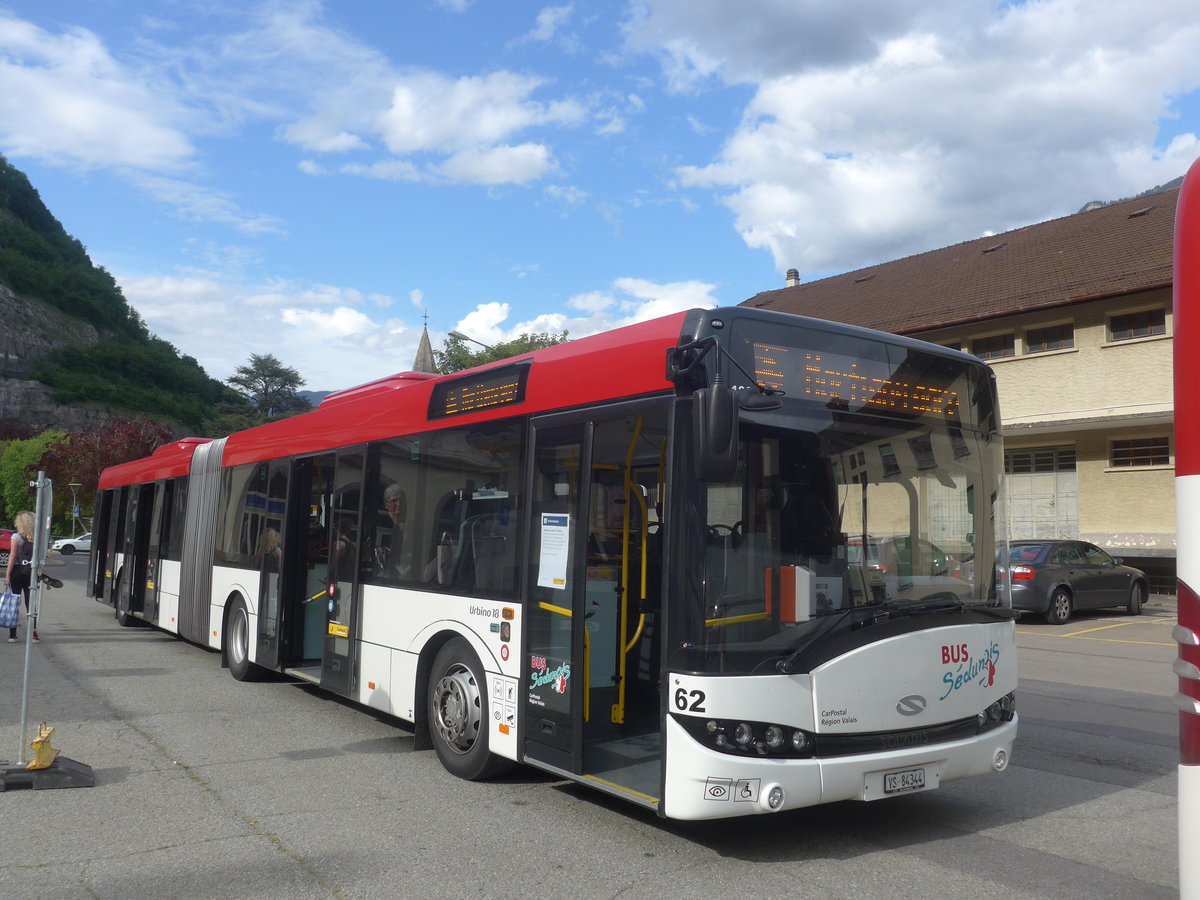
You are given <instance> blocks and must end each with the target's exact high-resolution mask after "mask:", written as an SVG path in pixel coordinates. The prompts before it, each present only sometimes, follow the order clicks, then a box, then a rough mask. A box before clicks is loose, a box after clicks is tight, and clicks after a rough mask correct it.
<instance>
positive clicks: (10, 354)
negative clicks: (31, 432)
mask: <svg viewBox="0 0 1200 900" xmlns="http://www.w3.org/2000/svg"><path fill="white" fill-rule="evenodd" d="M99 340H100V336H99V334H98V333H97V331H96V329H95V328H93V327H92V326H91V325H89V324H87V323H86V322H81V321H80V320H79V319H76V318H73V317H71V316H68V315H66V314H64V313H62V312H59V311H58V310H56V309H53V308H51V307H49V306H47V305H45V304H44V303H38V302H37V301H34V300H26V299H24V298H22V297H19V296H17V295H16V294H14V293H13V292H12V291H11V290H9V289H8V287H6V286H5V285H3V284H0V420H3V419H10V420H13V421H16V422H19V423H21V424H22V425H29V426H32V427H34V428H37V429H42V428H65V429H67V430H69V431H73V430H78V429H88V428H94V427H97V426H100V425H104V424H107V423H108V422H110V421H111V420H112V419H113V417H114V416H113V413H112V412H110V411H108V410H106V409H101V408H93V407H87V406H62V405H60V404H58V403H55V402H54V401H53V400H51V398H50V388H49V387H47V386H46V385H44V384H42V383H41V382H40V381H35V380H33V378H32V377H31V375H32V372H33V366H34V363H35V362H36V361H37V360H38V359H39V358H41V357H42V356H45V355H46V354H47V353H49V352H50V351H51V350H56V349H58V348H59V347H63V346H77V347H89V346H92V345H93V344H96V343H97V342H98V341H99Z"/></svg>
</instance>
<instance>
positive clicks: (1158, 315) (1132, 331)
mask: <svg viewBox="0 0 1200 900" xmlns="http://www.w3.org/2000/svg"><path fill="white" fill-rule="evenodd" d="M1108 332H1109V336H1110V340H1114V341H1130V340H1133V339H1134V338H1143V337H1151V336H1152V335H1156V334H1166V333H1167V313H1166V310H1163V309H1144V310H1142V311H1141V312H1135V313H1125V314H1123V315H1120V316H1113V317H1112V318H1111V319H1110V320H1109V323H1108Z"/></svg>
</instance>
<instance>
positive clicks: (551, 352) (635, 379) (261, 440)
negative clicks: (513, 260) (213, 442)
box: [223, 313, 687, 466]
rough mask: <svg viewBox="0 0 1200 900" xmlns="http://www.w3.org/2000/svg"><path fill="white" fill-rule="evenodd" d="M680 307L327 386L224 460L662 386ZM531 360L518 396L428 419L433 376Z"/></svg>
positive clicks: (240, 436)
mask: <svg viewBox="0 0 1200 900" xmlns="http://www.w3.org/2000/svg"><path fill="white" fill-rule="evenodd" d="M686 315H687V314H686V313H675V314H673V315H669V316H664V317H662V318H659V319H653V320H651V321H648V322H641V323H638V324H635V325H629V326H626V327H624V328H617V329H614V330H612V331H606V332H603V333H601V334H596V335H592V336H590V337H585V338H579V339H577V340H574V341H570V342H569V343H565V344H558V345H556V346H554V347H547V348H545V349H543V350H535V351H533V352H532V353H525V354H522V355H520V356H515V357H512V358H511V359H506V360H502V361H499V362H495V363H489V364H488V365H486V366H479V367H478V368H475V369H469V370H466V371H464V372H455V373H453V374H451V375H441V376H432V377H430V376H423V375H421V374H420V373H403V374H400V375H396V376H391V377H389V378H383V379H380V380H378V381H373V382H369V383H368V384H365V385H359V386H358V387H354V388H349V389H347V390H345V391H339V392H338V393H336V394H331V395H330V396H329V397H328V398H326V400H325V401H324V402H323V403H322V404H321V405H320V406H319V407H317V408H316V409H315V410H313V411H312V412H309V413H304V414H303V415H299V416H293V417H291V418H289V419H283V420H281V421H278V422H271V423H269V424H266V425H260V426H258V427H256V428H251V429H248V430H246V431H240V432H238V433H237V434H233V435H230V436H229V439H228V441H227V442H226V444H225V451H224V456H223V465H225V466H236V465H242V464H244V463H250V462H258V461H261V460H267V459H276V458H279V457H284V456H292V455H296V454H303V453H315V452H319V451H322V450H327V449H331V448H334V447H341V446H345V445H347V444H357V443H362V442H365V441H375V440H382V439H384V438H389V437H395V436H397V435H402V434H416V433H419V432H422V431H429V430H431V429H436V428H441V427H445V426H446V425H449V424H451V421H452V422H453V423H455V424H459V423H461V424H464V425H465V424H470V423H472V422H482V421H488V420H491V419H499V418H507V417H509V416H512V415H529V414H531V413H537V412H543V411H547V410H556V409H565V408H570V407H573V406H580V405H586V404H591V403H600V402H604V401H606V400H616V399H620V398H622V397H630V396H635V395H638V394H645V393H652V392H655V391H668V390H671V389H672V388H673V387H674V385H673V384H672V383H671V382H670V381H668V380H667V376H666V358H665V356H664V353H665V350H666V348H667V347H669V346H673V345H675V344H677V343H678V342H679V337H680V329H681V328H682V325H683V321H684V318H685V316H686ZM524 361H528V362H530V363H531V365H530V370H529V375H528V379H527V381H526V383H525V395H524V400H523V401H522V402H521V403H519V404H513V405H507V406H500V407H497V408H493V409H488V410H483V411H480V412H472V413H465V414H462V415H457V416H454V417H453V419H452V420H446V419H432V420H431V419H430V417H429V406H430V397H431V396H432V394H433V392H434V390H435V389H436V387H437V386H438V385H439V384H445V383H448V382H453V381H455V380H456V379H461V378H466V377H469V376H470V374H471V373H475V374H479V373H486V372H488V371H489V370H493V369H502V368H504V367H506V366H512V365H513V364H515V363H520V362H524Z"/></svg>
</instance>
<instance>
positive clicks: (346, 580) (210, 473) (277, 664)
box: [90, 308, 1017, 819]
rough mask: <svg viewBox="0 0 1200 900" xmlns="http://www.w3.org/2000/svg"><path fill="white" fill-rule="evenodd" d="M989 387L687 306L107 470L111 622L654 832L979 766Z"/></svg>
mask: <svg viewBox="0 0 1200 900" xmlns="http://www.w3.org/2000/svg"><path fill="white" fill-rule="evenodd" d="M1002 460H1003V453H1002V449H1001V441H1000V433H999V420H998V414H997V404H996V390H995V381H994V378H993V377H992V373H991V370H990V369H989V368H988V367H987V366H986V365H985V364H983V363H982V362H980V361H979V360H978V359H975V358H974V357H970V356H967V355H965V354H960V353H957V352H955V351H952V350H947V349H945V348H942V347H937V346H934V345H930V344H924V343H921V342H917V341H913V340H909V339H906V338H900V337H895V336H891V335H886V334H882V333H877V332H872V331H867V330H864V329H859V328H853V327H848V326H843V325H836V324H833V323H830V322H824V321H819V320H814V319H806V318H802V317H798V316H790V315H783V314H778V313H770V312H764V311H761V310H754V309H747V308H732V309H708V310H692V311H690V312H686V313H679V314H676V315H672V316H668V317H665V318H662V319H658V320H655V321H650V322H645V323H642V324H637V325H632V326H629V327H625V328H621V329H617V330H614V331H611V332H608V333H605V334H600V335H596V336H594V337H588V338H583V339H580V340H576V341H572V342H570V343H567V344H563V345H560V346H556V347H551V348H548V349H544V350H539V351H537V352H534V353H530V354H527V355H525V356H521V357H515V358H513V359H510V360H506V361H503V362H499V363H495V364H492V365H488V366H483V367H479V368H476V369H472V370H469V371H465V372H460V373H456V374H452V375H446V376H432V375H424V374H414V373H408V374H401V375H397V376H395V377H392V378H386V379H383V380H381V381H377V382H373V383H370V384H365V385H362V386H360V387H356V388H351V389H349V390H346V391H342V392H340V393H337V394H333V395H331V396H330V397H328V398H327V399H326V400H325V401H324V402H322V403H321V405H320V407H319V408H317V409H316V410H314V411H312V412H310V413H307V414H304V415H301V416H296V417H294V418H291V419H287V420H284V421H280V422H275V423H272V424H268V425H263V426H260V427H257V428H253V429H250V430H247V431H243V432H240V433H237V434H233V435H230V436H229V437H227V438H223V439H220V440H213V441H202V440H183V441H178V442H175V443H172V444H169V445H167V446H164V447H161V448H159V450H157V451H156V452H155V453H154V454H152V455H151V456H149V457H147V458H145V459H141V460H137V461H134V462H130V463H126V464H124V465H120V466H116V467H113V468H111V469H109V470H107V471H106V472H105V473H104V474H103V476H102V478H101V482H100V486H99V487H100V491H99V502H98V506H97V515H96V527H95V540H94V542H93V547H94V550H93V556H92V574H91V578H90V587H91V591H92V593H93V595H94V596H95V597H96V598H97V599H99V600H102V601H104V602H106V603H109V604H111V605H113V606H114V608H115V610H116V615H117V618H118V620H119V621H120V622H122V623H129V624H131V623H136V622H146V623H149V624H152V625H154V626H156V627H158V628H161V629H163V630H165V631H169V632H172V633H176V634H179V635H180V636H182V637H184V638H186V639H188V640H189V641H193V642H195V643H197V644H200V645H202V646H204V647H208V648H211V649H213V650H218V651H220V652H221V654H222V659H223V661H224V663H225V664H226V665H228V667H229V669H230V671H231V672H232V674H233V676H234V677H235V678H238V679H250V678H254V677H255V676H257V675H261V674H263V673H264V672H266V671H275V672H282V673H285V674H287V675H291V676H293V677H295V678H297V679H300V680H303V681H307V682H311V683H313V684H318V685H320V687H322V688H324V689H325V690H327V691H330V692H332V693H334V694H338V695H340V696H343V697H346V698H349V699H350V700H352V701H355V702H357V703H359V704H362V705H364V706H367V707H371V708H373V709H377V710H381V711H382V712H384V713H387V714H390V715H392V716H395V717H398V718H399V719H403V720H406V721H408V722H411V723H413V725H414V728H415V731H416V734H417V736H418V741H426V740H427V741H428V743H427V744H426V746H428V744H429V743H431V744H432V746H433V747H434V748H435V749H436V751H437V753H438V755H439V757H440V759H441V761H442V762H443V763H444V765H445V766H446V768H447V769H449V770H450V771H451V772H453V773H454V774H456V775H459V776H461V777H464V778H484V777H488V776H491V775H495V774H497V773H499V772H500V771H502V770H503V769H504V768H506V767H507V766H509V765H511V764H512V763H513V762H519V763H524V764H526V765H530V766H534V767H537V768H539V769H543V770H546V771H548V772H551V773H554V774H556V775H558V776H561V777H564V778H567V779H573V780H575V781H578V782H581V783H585V784H588V785H591V786H593V787H595V788H597V789H599V790H602V791H606V792H608V793H610V794H613V795H616V796H620V797H623V798H626V799H628V800H631V801H633V802H635V803H638V804H641V805H643V806H646V807H649V808H652V809H654V810H656V811H657V812H658V813H659V814H660V815H662V816H668V817H672V818H678V819H709V818H719V817H727V816H737V815H744V814H749V813H767V812H774V811H779V810H784V809H792V808H796V807H802V806H809V805H813V804H817V803H825V802H830V801H837V800H845V799H860V800H875V799H880V798H885V797H890V796H895V795H902V794H906V793H911V792H914V791H921V790H930V789H933V788H937V787H938V786H939V785H940V784H942V783H943V782H947V781H950V780H953V779H958V778H963V777H966V776H970V775H978V774H983V773H988V772H997V771H1001V770H1003V769H1004V768H1005V767H1006V765H1007V764H1008V761H1009V758H1010V754H1011V750H1012V743H1013V739H1014V737H1015V734H1016V727H1017V720H1016V714H1015V710H1014V691H1015V689H1016V685H1017V665H1016V652H1015V628H1014V622H1013V617H1012V613H1011V609H1010V605H1009V603H1008V600H1007V598H1006V595H1005V590H1004V586H1003V585H997V584H996V583H995V574H994V573H995V566H994V560H995V558H996V550H997V544H998V542H1001V541H1002V540H1003V538H1004V527H1003V522H1004V516H1003V499H1002V494H1001V477H1002V475H1001V472H1002Z"/></svg>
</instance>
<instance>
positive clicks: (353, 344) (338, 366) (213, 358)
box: [117, 276, 420, 390]
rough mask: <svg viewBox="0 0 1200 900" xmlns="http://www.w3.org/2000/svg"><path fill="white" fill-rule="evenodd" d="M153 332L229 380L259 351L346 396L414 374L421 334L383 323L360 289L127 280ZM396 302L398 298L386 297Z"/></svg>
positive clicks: (310, 382) (316, 385) (313, 384)
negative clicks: (357, 388)
mask: <svg viewBox="0 0 1200 900" xmlns="http://www.w3.org/2000/svg"><path fill="white" fill-rule="evenodd" d="M117 280H118V282H119V283H120V285H121V288H122V290H123V292H124V294H125V296H126V298H127V299H128V300H129V302H130V305H132V306H133V307H134V308H135V309H137V310H138V312H139V313H140V314H141V316H142V318H143V319H144V320H145V322H146V324H147V326H148V327H149V328H150V330H151V331H152V332H153V333H155V334H157V335H158V336H159V337H161V338H163V339H164V340H167V341H169V342H170V343H172V344H174V345H175V346H176V347H178V348H180V350H181V351H182V352H184V353H187V354H190V355H192V356H194V357H195V358H196V359H197V360H198V361H199V363H200V364H201V365H202V366H203V367H204V369H205V370H206V371H207V372H208V373H209V375H211V376H212V377H213V378H216V379H218V380H223V379H225V378H227V377H229V375H231V374H232V373H233V371H234V370H235V369H236V368H237V367H238V366H241V365H244V364H245V363H246V361H247V360H248V359H249V358H250V355H251V354H253V353H273V354H274V355H275V356H277V357H278V358H279V359H280V360H281V361H283V363H284V364H285V365H289V366H293V367H294V368H295V369H296V370H297V371H298V372H300V374H301V376H302V377H303V378H304V380H305V382H306V384H307V386H308V387H309V388H311V389H313V390H338V389H341V388H346V387H351V386H353V385H355V384H361V383H363V382H366V381H370V380H372V379H374V378H381V377H383V376H385V375H389V374H391V373H393V372H401V371H405V370H407V369H408V368H409V367H410V366H411V365H412V361H413V359H414V357H415V356H416V351H417V341H418V340H419V337H420V331H419V329H416V330H414V329H412V328H410V327H408V326H407V325H406V324H405V323H404V322H403V321H402V320H400V319H387V320H382V321H376V320H374V319H372V318H371V317H370V316H369V315H368V314H367V313H366V312H365V311H364V310H363V309H362V308H361V307H364V306H366V305H367V304H366V300H367V299H369V300H370V301H371V302H372V303H373V304H374V305H375V306H377V307H378V306H381V305H386V304H381V303H380V299H381V298H377V297H374V296H372V297H370V298H364V297H363V296H362V294H361V293H360V292H359V291H357V290H354V289H353V288H342V287H336V286H332V285H300V284H293V283H289V282H284V281H274V282H270V283H268V284H265V285H259V286H251V285H246V284H243V283H238V282H235V281H231V280H224V279H220V278H213V277H196V276H124V277H118V279H117ZM382 299H385V300H387V301H388V302H390V298H382Z"/></svg>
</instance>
